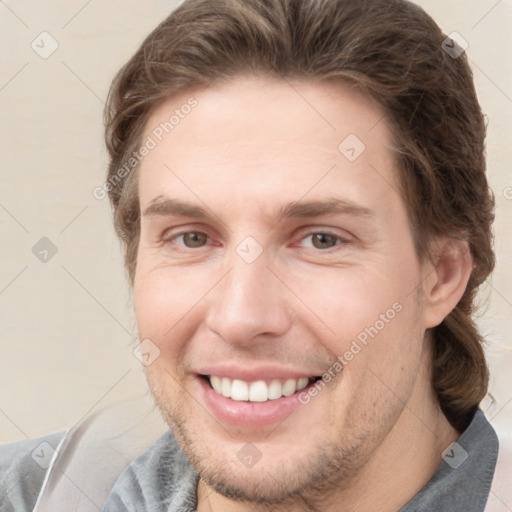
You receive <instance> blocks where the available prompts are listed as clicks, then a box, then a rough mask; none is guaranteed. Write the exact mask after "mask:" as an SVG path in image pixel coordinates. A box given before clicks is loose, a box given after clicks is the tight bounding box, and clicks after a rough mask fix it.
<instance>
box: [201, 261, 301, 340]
mask: <svg viewBox="0 0 512 512" xmlns="http://www.w3.org/2000/svg"><path fill="white" fill-rule="evenodd" d="M234 260H235V261H234V263H233V266H232V268H231V271H230V272H229V273H228V274H227V275H226V276H225V277H224V279H223V280H222V281H221V282H220V283H219V284H218V285H217V286H216V287H215V289H214V290H213V293H212V295H211V302H210V307H209V309H208V312H207V314H206V320H205V323H206V326H207V328H208V329H209V330H211V331H213V332H214V333H215V334H216V335H218V336H220V337H221V338H222V339H223V340H224V341H225V342H227V343H230V344H232V345H238V346H244V345H245V346H251V345H253V344H254V343H258V342H261V341H264V340H267V341H268V340H271V339H275V338H278V337H280V336H283V335H284V334H285V333H286V332H287V331H288V330H289V329H290V326H291V316H290V312H289V309H288V301H287V300H286V296H285V294H284V290H283V288H284V287H283V284H282V283H281V282H279V280H278V279H277V278H276V277H275V275H274V274H273V273H272V272H271V271H270V269H269V268H268V267H267V263H266V260H265V259H264V258H262V257H260V258H259V259H258V260H257V261H255V262H253V263H246V262H245V261H243V260H242V259H241V258H239V257H238V256H235V258H234Z"/></svg>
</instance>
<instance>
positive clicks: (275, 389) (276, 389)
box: [267, 380, 283, 400]
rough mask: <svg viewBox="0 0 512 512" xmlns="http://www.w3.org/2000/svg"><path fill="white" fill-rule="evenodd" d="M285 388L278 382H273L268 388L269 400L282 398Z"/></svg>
mask: <svg viewBox="0 0 512 512" xmlns="http://www.w3.org/2000/svg"><path fill="white" fill-rule="evenodd" d="M282 390H283V387H282V386H281V383H280V382H279V381H278V380H273V381H272V382H271V383H270V386H269V387H268V392H267V394H268V398H269V399H270V400H275V399H276V398H281V397H282V396H283V393H282Z"/></svg>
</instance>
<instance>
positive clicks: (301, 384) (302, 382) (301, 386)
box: [297, 377, 309, 391]
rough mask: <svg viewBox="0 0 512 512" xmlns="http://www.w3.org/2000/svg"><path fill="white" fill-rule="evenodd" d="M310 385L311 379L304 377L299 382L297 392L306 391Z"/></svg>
mask: <svg viewBox="0 0 512 512" xmlns="http://www.w3.org/2000/svg"><path fill="white" fill-rule="evenodd" d="M308 384H309V379H308V378H307V377H302V379H299V380H298V381H297V391H300V390H301V389H304V388H305V387H306V386H307V385H308Z"/></svg>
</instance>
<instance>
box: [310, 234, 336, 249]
mask: <svg viewBox="0 0 512 512" xmlns="http://www.w3.org/2000/svg"><path fill="white" fill-rule="evenodd" d="M302 242H303V245H305V246H306V247H314V248H315V249H331V248H332V247H335V246H336V245H339V244H340V243H341V242H342V240H341V238H340V237H339V236H336V235H332V234H330V233H312V234H311V235H308V236H306V237H305V238H303V239H302Z"/></svg>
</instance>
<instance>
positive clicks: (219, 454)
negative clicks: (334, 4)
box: [134, 77, 431, 502]
mask: <svg viewBox="0 0 512 512" xmlns="http://www.w3.org/2000/svg"><path fill="white" fill-rule="evenodd" d="M191 96H194V98H195V99H196V100H197V105H196V106H195V107H194V108H193V109H188V108H187V109H183V110H181V111H180V112H181V113H182V117H181V116H180V121H179V123H175V126H174V127H173V128H172V131H171V130H169V134H167V135H165V136H163V137H160V138H161V139H162V140H161V141H158V140H157V137H155V133H157V134H161V131H162V128H161V126H162V125H161V123H165V122H168V121H169V118H170V117H171V115H173V114H174V111H175V110H176V109H180V108H181V107H182V106H183V105H184V104H186V103H187V100H189V98H190V97H191ZM185 111H187V112H189V113H188V114H186V115H183V112H185ZM159 126H160V130H158V127H159ZM155 130H156V131H155ZM148 136H150V137H151V138H152V139H155V141H157V142H158V143H157V145H156V147H155V148H153V149H151V150H150V151H149V154H148V155H147V156H146V157H145V158H144V160H143V161H142V163H141V167H140V182H139V187H140V188H139V192H140V206H141V237H140V245H139V249H138V262H137V269H136V276H135V284H134V291H135V307H136V314H137V322H138V327H139V334H140V339H141V340H145V339H149V340H151V343H154V344H155V345H156V346H158V348H159V350H160V355H159V357H157V358H156V359H155V360H154V361H153V362H152V364H150V365H149V366H148V367H147V376H148V380H149V383H150V386H151V389H152V392H153V394H154V396H155V398H156V400H157V403H158V405H159V407H160V408H161V410H162V412H163V414H164V415H165V417H166V419H167V421H168V422H169V424H170V425H171V426H172V428H173V429H174V432H175V435H176V437H177V439H178V441H179V442H180V444H181V446H182V448H183V449H184V451H185V452H186V454H187V456H188V457H189V458H190V460H191V461H192V462H193V463H194V464H195V466H196V468H197V469H198V470H199V472H200V473H201V475H202V477H203V479H204V480H205V481H206V482H207V483H208V484H210V485H211V486H213V487H214V488H215V489H216V490H217V491H219V492H222V493H225V494H227V495H231V496H233V497H237V498H239V499H247V500H256V501H258V500H260V501H261V500H263V501H265V500H266V501H275V502H277V501H279V500H281V499H283V498H284V497H285V496H289V495H291V494H293V493H296V492H300V491H304V490H305V489H310V490H318V491H320V490H322V489H325V488H327V487H329V486H333V485H340V482H341V481H342V479H345V481H349V480H350V478H351V477H353V476H355V475H356V474H357V473H358V471H359V470H360V469H361V468H363V467H364V466H365V465H368V464H372V461H375V460H376V458H377V457H378V454H379V448H380V447H381V446H383V444H385V443H386V442H387V439H388V438H389V436H390V433H391V432H394V431H396V430H397V429H398V430H399V429H400V425H403V424H404V415H405V414H406V412H407V411H406V410H407V409H408V410H415V409H417V407H416V406H417V405H418V403H416V402H419V401H421V399H426V398H428V399H431V395H430V386H429V383H428V379H427V378H426V377H425V376H426V375H428V371H427V370H425V364H424V363H425V362H426V361H427V360H428V353H427V352H426V350H425V347H424V343H423V338H424V331H425V326H424V321H423V318H424V317H423V314H424V312H423V306H422V302H421V295H420V294H419V293H418V285H419V284H420V283H421V282H422V277H423V276H422V274H424V269H423V268H422V266H421V265H420V263H419V261H418V258H417V256H416V254H415V251H414V244H413V239H412V235H411V231H410V226H409V222H408V214H407V212H406V208H405V206H404V201H403V199H402V197H401V195H400V192H399V190H400V189H399V184H398V172H397V168H396V167H397V164H396V157H395V156H394V154H393V152H392V150H391V145H392V140H391V134H390V130H389V127H388V125H387V124H386V122H385V120H384V118H383V112H382V111H381V110H380V109H379V108H378V107H377V106H376V105H375V104H373V103H372V102H371V101H370V100H369V99H367V98H365V97H364V96H363V95H361V94H360V93H358V92H357V91H356V90H355V89H353V88H350V87H349V86H347V85H342V84H337V85H335V84H330V85H329V84H325V83H324V84H319V83H312V82H305V81H300V82H293V83H287V82H286V81H278V80H275V79H270V78H263V77H257V78H254V77H253V78H237V79H235V80H233V81H232V82H231V83H222V84H221V83H220V82H216V83H215V84H214V85H213V86H211V87H209V88H207V89H205V90H201V91H193V93H185V94H182V95H180V96H176V97H174V98H172V99H170V100H168V101H167V102H166V103H164V104H162V105H160V106H159V108H157V109H156V111H155V112H154V113H153V115H152V117H151V118H150V120H149V122H148V124H147V126H146V132H145V135H144V138H143V139H144V140H147V137H148ZM363 143H364V146H365V148H364V146H363V145H362V144H363ZM146 343H147V342H146ZM338 356H340V358H339V359H338ZM337 361H338V364H336V362H337ZM326 373H327V375H330V376H331V378H328V377H325V378H324V380H323V381H322V380H321V381H317V382H316V383H315V382H313V381H314V380H315V379H318V378H319V377H321V376H322V375H323V374H326ZM234 381H235V382H234ZM212 384H213V386H214V387H215V388H217V390H215V389H213V388H212ZM297 387H298V388H299V389H297ZM300 388H304V389H300ZM296 389H297V390H296ZM230 394H231V395H232V397H231V398H229V395H230ZM223 395H226V396H223ZM283 395H288V396H283Z"/></svg>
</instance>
